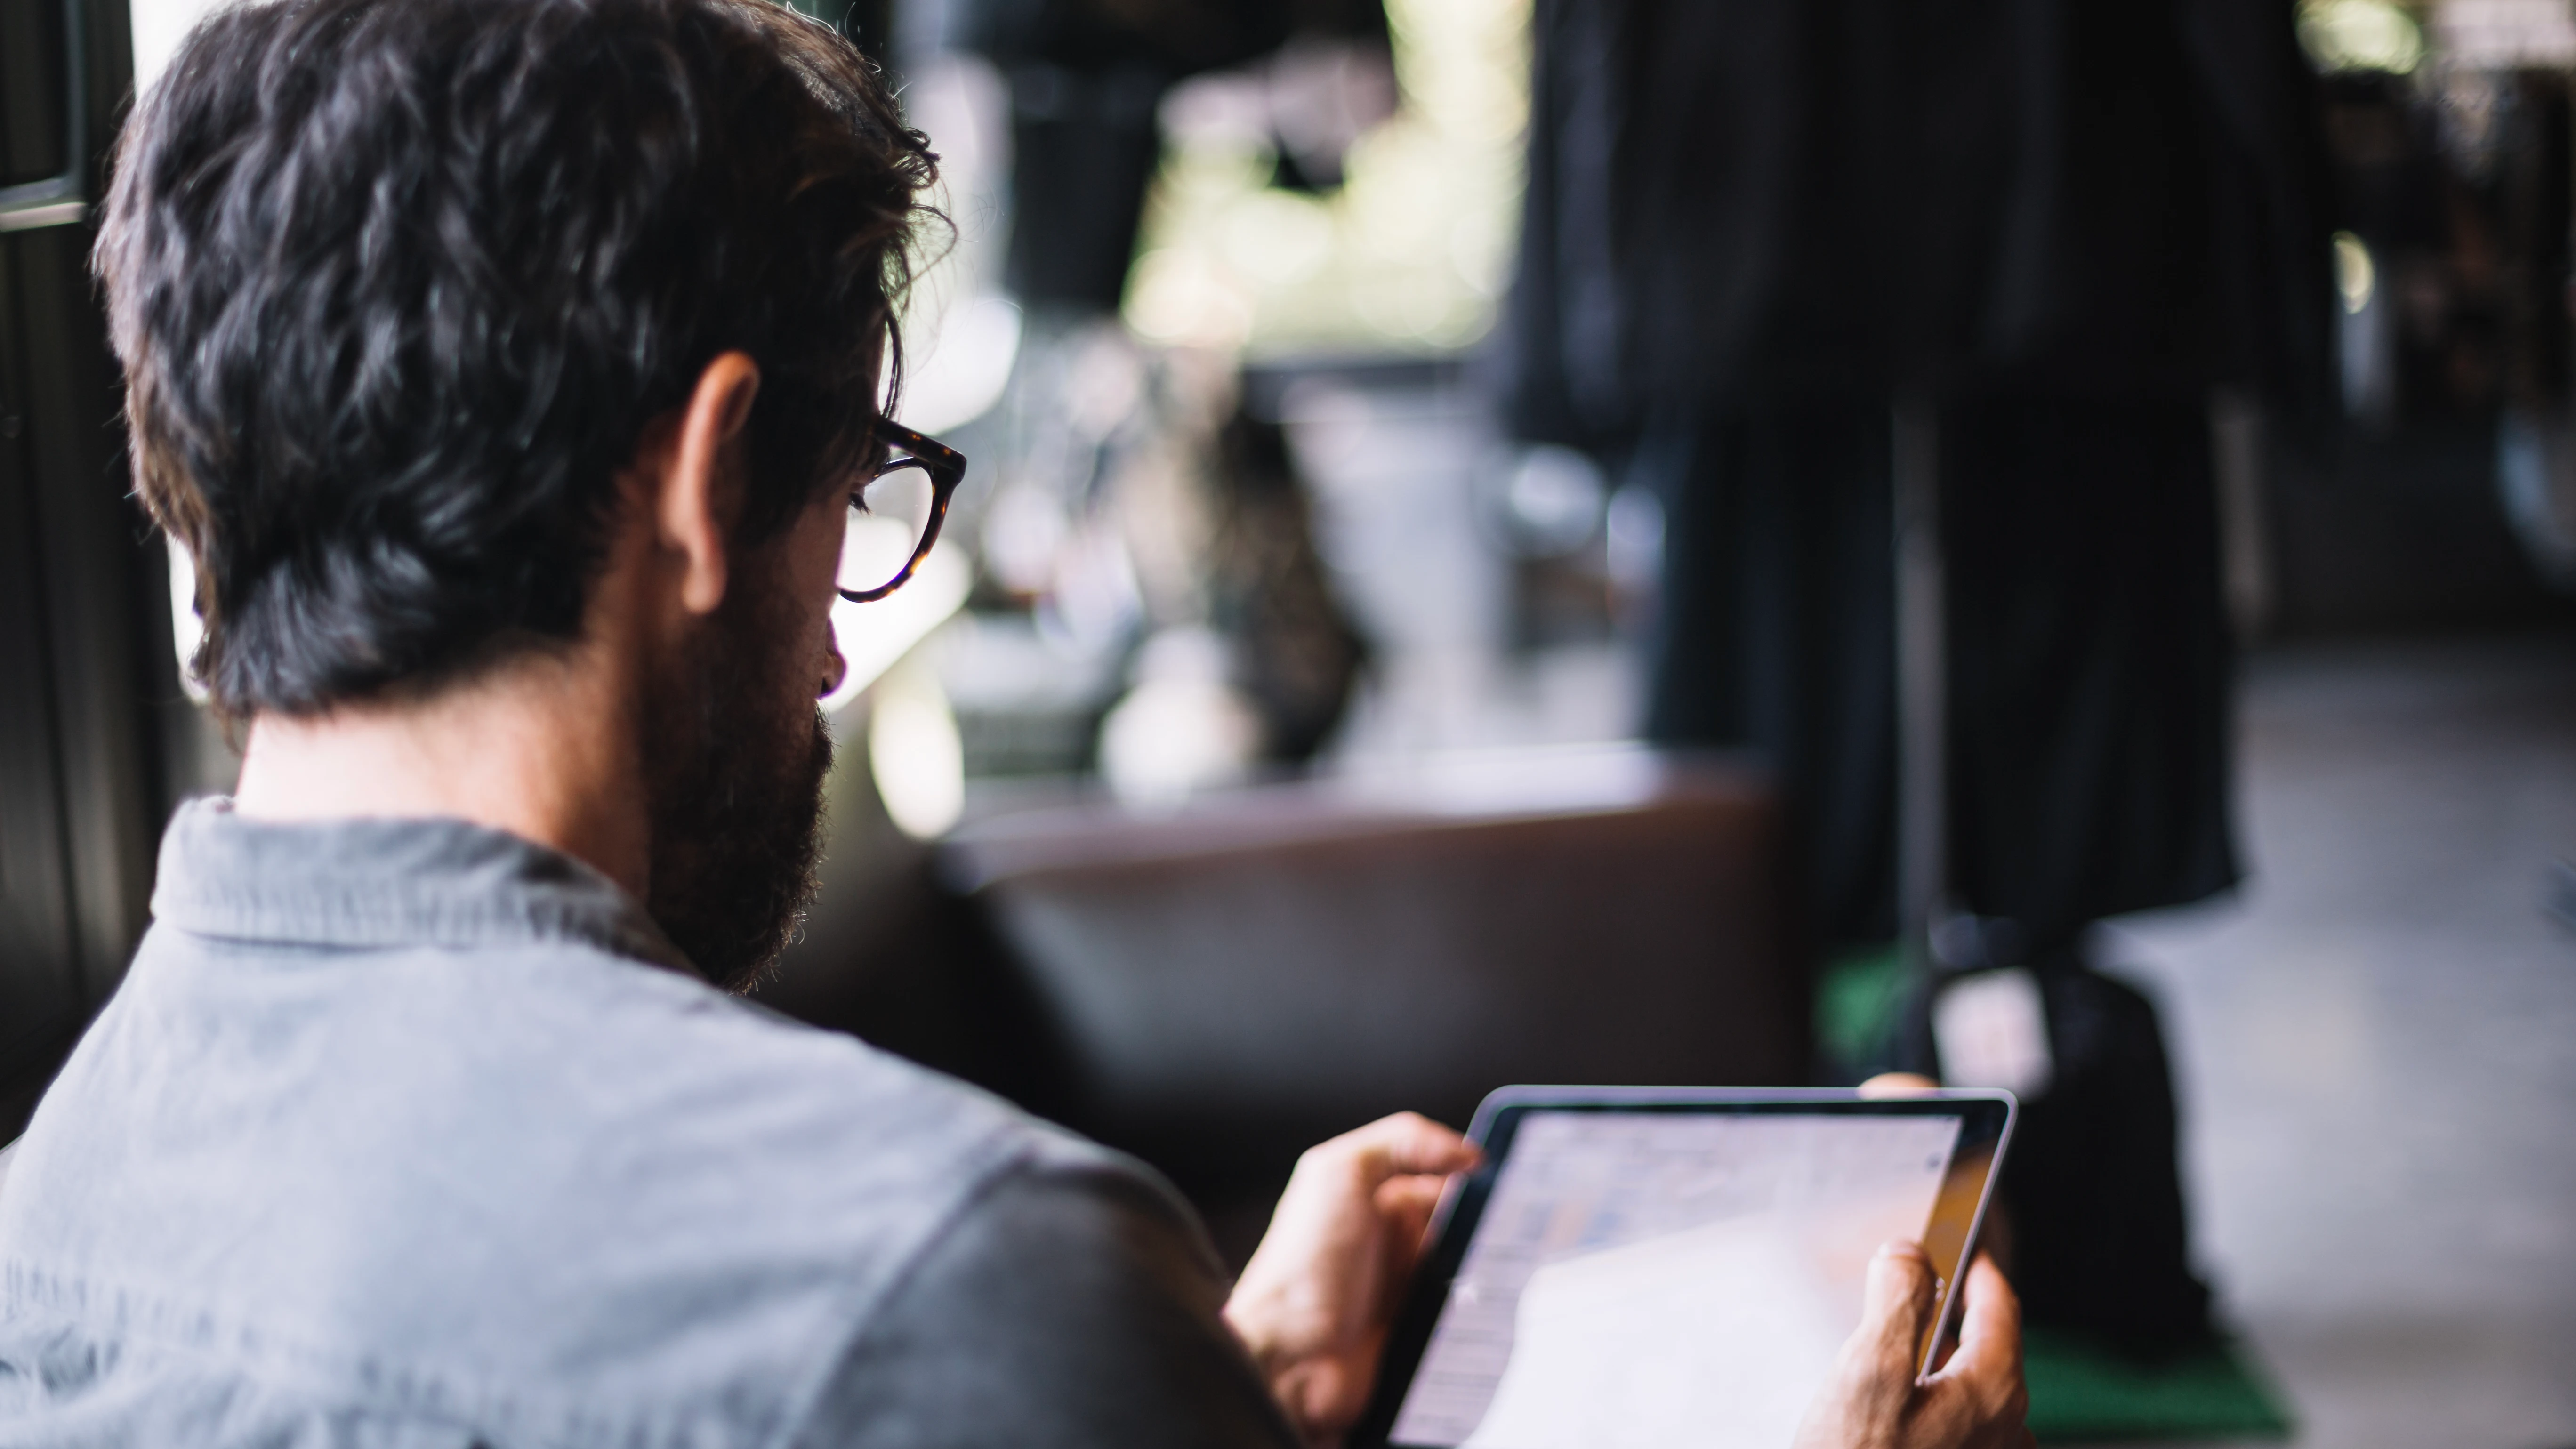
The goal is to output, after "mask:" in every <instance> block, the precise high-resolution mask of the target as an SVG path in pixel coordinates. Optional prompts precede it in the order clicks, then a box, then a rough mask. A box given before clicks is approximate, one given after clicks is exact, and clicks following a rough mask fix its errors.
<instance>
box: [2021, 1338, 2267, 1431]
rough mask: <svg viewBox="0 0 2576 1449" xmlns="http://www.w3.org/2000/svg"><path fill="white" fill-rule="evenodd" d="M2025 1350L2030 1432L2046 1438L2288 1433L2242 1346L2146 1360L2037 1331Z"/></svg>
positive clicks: (2215, 1347)
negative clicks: (2140, 1361)
mask: <svg viewBox="0 0 2576 1449" xmlns="http://www.w3.org/2000/svg"><path fill="white" fill-rule="evenodd" d="M2022 1355H2023V1360H2022V1362H2023V1372H2024V1373H2025V1374H2026V1375H2027V1376H2028V1378H2029V1381H2030V1431H2031V1433H2032V1434H2033V1435H2034V1436H2036V1437H2037V1438H2038V1440H2039V1442H2040V1443H2042V1444H2098V1443H2109V1442H2113V1441H2116V1440H2122V1439H2165V1440H2174V1439H2285V1438H2288V1437H2289V1433H2290V1419H2289V1415H2288V1414H2286V1413H2285V1412H2283V1411H2282V1409H2281V1407H2280V1403H2281V1400H2280V1396H2279V1394H2278V1392H2277V1391H2276V1390H2274V1389H2272V1388H2271V1387H2270V1386H2269V1385H2267V1384H2265V1383H2264V1382H2263V1380H2262V1378H2261V1376H2260V1375H2259V1374H2258V1373H2257V1371H2256V1369H2255V1367H2254V1365H2253V1364H2252V1362H2251V1361H2250V1359H2249V1357H2248V1355H2247V1354H2246V1352H2245V1350H2244V1349H2243V1348H2242V1347H2241V1346H2239V1345H2236V1344H2228V1343H2217V1344H2212V1345H2210V1346H2209V1347H2207V1348H2204V1349H2198V1350H2195V1351H2193V1352H2191V1353H2187V1354H2184V1355H2182V1356H2181V1357H2179V1358H2175V1359H2171V1360H2168V1361H2166V1362H2164V1363H2159V1364H2153V1365H2145V1364H2138V1363H2133V1362H2131V1361H2129V1360H2128V1359H2124V1358H2120V1357H2117V1356H2115V1355H2113V1354H2109V1353H2106V1352H2104V1351H2102V1350H2101V1349H2098V1348H2095V1347H2093V1346H2092V1345H2090V1344H2087V1343H2085V1342H2083V1341H2081V1340H2078V1339H2072V1338H2068V1337H2066V1336H2064V1335H2062V1334H2054V1333H2051V1332H2049V1331H2048V1330H2046V1329H2044V1328H2034V1329H2030V1330H2028V1331H2026V1332H2025V1334H2024V1335H2023V1340H2022Z"/></svg>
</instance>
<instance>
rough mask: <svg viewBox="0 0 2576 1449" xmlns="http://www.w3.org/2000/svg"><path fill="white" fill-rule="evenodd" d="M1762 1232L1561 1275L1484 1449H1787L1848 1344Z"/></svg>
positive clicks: (1541, 1305) (1545, 1287) (1636, 1246)
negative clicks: (1691, 1448)
mask: <svg viewBox="0 0 2576 1449" xmlns="http://www.w3.org/2000/svg"><path fill="white" fill-rule="evenodd" d="M1798 1257H1799V1249H1798V1245H1797V1244H1796V1243H1794V1242H1792V1241H1790V1240H1789V1239H1787V1238H1785V1237H1783V1236H1781V1235H1780V1234H1779V1233H1777V1232H1776V1231H1774V1230H1773V1229H1772V1226H1771V1225H1770V1224H1769V1223H1767V1222H1764V1221H1762V1220H1759V1219H1755V1220H1751V1221H1746V1222H1734V1223H1718V1224H1715V1225H1713V1226H1710V1227H1705V1228H1694V1229H1692V1230H1690V1231H1688V1232H1682V1233H1674V1234H1672V1235H1670V1236H1668V1237H1662V1238H1650V1239H1648V1240H1647V1241H1645V1242H1642V1243H1632V1244H1630V1245H1629V1246H1627V1247H1624V1248H1613V1249H1611V1250H1609V1251H1608V1252H1605V1253H1593V1254H1590V1255H1587V1256H1585V1257H1580V1258H1569V1259H1566V1260H1565V1261H1563V1262H1558V1263H1550V1264H1548V1265H1547V1266H1546V1267H1544V1268H1541V1269H1539V1270H1538V1271H1537V1272H1536V1273H1533V1274H1531V1275H1530V1280H1529V1284H1528V1286H1527V1287H1525V1288H1523V1289H1522V1290H1521V1302H1520V1312H1519V1315H1518V1322H1517V1325H1516V1327H1517V1330H1518V1331H1517V1333H1516V1334H1515V1335H1514V1337H1515V1339H1516V1342H1515V1344H1514V1346H1513V1349H1512V1358H1511V1362H1510V1364H1509V1365H1508V1366H1506V1367H1505V1368H1504V1370H1503V1376H1502V1379H1501V1381H1500V1382H1499V1383H1497V1384H1496V1385H1495V1387H1494V1402H1493V1404H1492V1406H1491V1407H1489V1408H1487V1409H1486V1410H1485V1418H1484V1421H1483V1422H1482V1423H1480V1424H1478V1425H1477V1426H1476V1432H1475V1433H1474V1434H1472V1435H1470V1436H1469V1437H1468V1439H1467V1443H1468V1445H1469V1446H1470V1449H1558V1446H1560V1445H1564V1446H1571V1445H1577V1444H1580V1445H1590V1446H1598V1449H1650V1446H1651V1449H1674V1446H1680V1445H1707V1446H1711V1449H1715V1446H1720V1445H1723V1446H1727V1449H1734V1446H1737V1445H1744V1446H1747V1449H1750V1446H1754V1445H1759V1446H1762V1449H1782V1446H1785V1445H1786V1444H1788V1442H1789V1440H1790V1437H1791V1436H1792V1435H1793V1434H1794V1433H1795V1432H1796V1431H1797V1427H1798V1416H1799V1415H1800V1414H1802V1413H1804V1412H1805V1411H1806V1407H1807V1398H1808V1396H1809V1394H1810V1393H1811V1392H1812V1391H1813V1388H1814V1386H1815V1385H1816V1384H1819V1383H1821V1382H1823V1381H1824V1378H1825V1374H1826V1371H1827V1370H1828V1369H1829V1368H1831V1367H1832V1365H1833V1361H1834V1354H1835V1353H1836V1352H1837V1351H1838V1350H1839V1349H1840V1347H1841V1344H1842V1340H1843V1338H1844V1337H1845V1336H1846V1334H1847V1332H1848V1330H1846V1329H1845V1328H1844V1327H1843V1325H1842V1322H1841V1318H1842V1315H1840V1314H1837V1313H1835V1312H1834V1311H1833V1305H1831V1304H1828V1303H1826V1302H1824V1301H1822V1300H1823V1296H1824V1295H1823V1293H1822V1292H1821V1291H1820V1290H1821V1289H1822V1288H1823V1286H1824V1285H1823V1284H1822V1283H1821V1282H1819V1281H1818V1280H1817V1277H1816V1275H1815V1274H1814V1273H1812V1272H1810V1271H1808V1270H1807V1269H1806V1268H1805V1267H1804V1265H1802V1264H1801V1263H1800V1262H1799V1261H1798Z"/></svg>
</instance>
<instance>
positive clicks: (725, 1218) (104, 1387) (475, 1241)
mask: <svg viewBox="0 0 2576 1449" xmlns="http://www.w3.org/2000/svg"><path fill="white" fill-rule="evenodd" d="M153 910H154V914H155V916H156V922H155V924H154V926H153V927H152V930H151V932H150V934H149V935H147V936H146V937H145V939H144V942H143V946H142V948H141V950H140V951H139V952H138V953H137V955H136V957H135V960H134V965H133V969H132V971H131V973H130V974H129V975H128V976H127V978H126V981H125V984H124V986H123V987H122V988H121V989H120V990H119V991H118V992H117V995H116V997H115V999H114V1000H113V1001H111V1002H110V1003H109V1004H108V1006H107V1009H106V1010H105V1012H103V1013H102V1014H101V1015H100V1017H99V1019H98V1022H97V1024H96V1025H95V1026H93V1027H92V1028H91V1030H90V1032H89V1034H88V1036H87V1037H85V1038H84V1039H83V1040H82V1042H81V1044H80V1046H79V1048H78V1049H77V1050H76V1051H75V1052H74V1053H73V1055H72V1058H71V1061H70V1063H69V1065H67V1066H66V1067H65V1068H64V1070H63V1073H62V1075H61V1077H60V1078H59V1079H58V1080H57V1081H56V1082H55V1083H54V1086H53V1088H52V1090H51V1091H49V1092H48V1093H47V1094H46V1096H45V1099H44V1102H43V1104H42V1105H41V1106H40V1107H39V1108H38V1109H37V1112H36V1116H35V1119H34V1121H33V1123H32V1124H31V1126H30V1127H29V1129H28V1132H27V1135H26V1137H25V1138H24V1139H23V1140H22V1142H21V1143H20V1146H19V1149H18V1151H17V1152H16V1154H15V1161H14V1163H13V1164H12V1167H11V1171H10V1174H9V1178H8V1181H7V1186H6V1190H5V1191H0V1445H7V1446H11V1449H20V1446H27V1449H36V1446H68V1445H141V1444H189V1445H206V1446H233V1445H241V1446H248V1445H261V1446H290V1445H291V1446H303V1445H325V1444H328V1445H342V1444H347V1445H360V1444H364V1445H389V1446H390V1445H401V1446H431V1445H457V1446H463V1445H489V1446H493V1449H502V1446H516V1445H566V1446H571V1445H599V1446H608V1445H616V1446H621V1449H645V1446H661V1445H671V1446H683V1445H686V1446H695V1445H775V1446H781V1449H790V1446H821V1445H870V1446H877V1445H883V1446H897V1445H906V1446H909V1445H934V1444H939V1445H951V1444H953V1445H1012V1446H1023V1445H1025V1446H1040V1445H1094V1444H1100V1445H1106V1444H1118V1445H1158V1444H1171V1445H1183V1444H1187V1445H1231V1444H1263V1445H1281V1444H1289V1443H1293V1442H1294V1441H1293V1437H1292V1435H1291V1432H1290V1430H1289V1429H1288V1427H1287V1425H1286V1424H1285V1423H1284V1422H1283V1421H1282V1419H1281V1418H1280V1416H1279V1413H1278V1410H1277V1408H1276V1407H1275V1406H1274V1405H1273V1404H1272V1403H1271V1401H1270V1399H1269V1396H1268V1395H1267V1393H1266V1392H1265V1391H1264V1389H1263V1387H1262V1384H1261V1382H1260V1379H1259V1377H1258V1376H1257V1374H1256V1373H1255V1372H1254V1370H1253V1368H1252V1366H1251V1364H1250V1363H1249V1361H1248V1360H1247V1359H1246V1358H1245V1356H1244V1353H1243V1350H1242V1348H1241V1346H1240V1345H1239V1344H1238V1343H1237V1342H1236V1341H1235V1339H1234V1338H1233V1336H1232V1334H1230V1333H1229V1332H1228V1331H1227V1329H1226V1327H1225V1325H1224V1323H1223V1321H1222V1320H1221V1319H1220V1318H1219V1317H1218V1313H1217V1310H1218V1308H1219V1306H1220V1304H1221V1303H1222V1301H1223V1297H1224V1293H1225V1283H1224V1280H1223V1277H1222V1274H1221V1271H1220V1268H1219V1266H1218V1264H1217V1262H1216V1261H1215V1258H1214V1255H1213V1254H1212V1253H1211V1252H1210V1250H1209V1249H1208V1246H1207V1243H1206V1239H1205V1236H1204V1234H1203V1233H1202V1232H1201V1230H1200V1229H1199V1227H1198V1225H1197V1222H1196V1220H1195V1219H1194V1218H1193V1217H1192V1216H1191V1215H1190V1212H1189V1210H1188V1209H1187V1207H1185V1206H1184V1205H1183V1204H1182V1203H1181V1202H1179V1201H1178V1200H1177V1199H1176V1198H1175V1197H1174V1196H1173V1194H1172V1192H1171V1190H1170V1189H1169V1188H1168V1187H1167V1186H1165V1185H1164V1184H1163V1183H1162V1182H1161V1181H1160V1179H1158V1178H1156V1177H1155V1176H1154V1175H1153V1174H1152V1173H1150V1172H1149V1171H1147V1170H1146V1169H1144V1168H1143V1167H1141V1166H1139V1165H1138V1164H1136V1163H1134V1162H1132V1161H1129V1160H1127V1159H1124V1158H1121V1157H1119V1156H1117V1155H1115V1154H1113V1153H1110V1152H1108V1151H1106V1150H1104V1149H1102V1148H1099V1147H1096V1146H1093V1145H1091V1144H1089V1143H1086V1142H1083V1141H1081V1140H1079V1139H1077V1138H1074V1137H1072V1136H1069V1135H1067V1134H1065V1133H1062V1132H1059V1131H1056V1130H1054V1129H1052V1128H1050V1127H1048V1126H1046V1125H1044V1124H1042V1123H1040V1122H1038V1121H1036V1120H1034V1119H1032V1118H1029V1117H1027V1116H1025V1115H1023V1114H1021V1113H1019V1112H1017V1111H1015V1110H1013V1109H1012V1108H1011V1107H1009V1106H1007V1105H1005V1104H1003V1103H1001V1102H999V1101H996V1100H994V1099H992V1098H990V1097H987V1096H984V1095H983V1094H981V1093H979V1092H976V1091H974V1090H973V1089H971V1088H968V1087H966V1086H964V1085H961V1084H959V1083H957V1082H953V1081H950V1080H947V1079H945V1078H942V1077H939V1076H937V1075H934V1074H932V1073H930V1072H926V1071H924V1070H922V1069H920V1068H918V1067H914V1066H912V1065H909V1064H907V1063H905V1062H902V1061H900V1060H897V1059H895V1058H893V1057H890V1056H887V1055H885V1054H883V1053H881V1052H877V1051H874V1050H871V1049H870V1048H868V1047H867V1046H865V1045H863V1044H861V1043H859V1042H858V1041H855V1040H853V1039H851V1038H848V1037H844V1036H838V1035H833V1034H830V1033H826V1032H820V1031H815V1030H812V1029H809V1028H806V1027H802V1026H799V1025H796V1024H794V1023H791V1022H788V1021H786V1020H784V1019H781V1018H779V1017H777V1016H774V1015H772V1014H770V1013H768V1012H765V1011H762V1010H761V1009H759V1008H757V1007H754V1006H751V1005H748V1004H746V1003H744V1002H742V1001H739V1000H736V999H734V998H731V997H728V996H725V995H723V994H722V993H719V992H717V991H715V990H713V989H712V988H710V987H708V986H707V985H706V984H705V983H704V982H702V981H701V980H699V979H698V978H697V977H696V976H694V975H692V974H690V973H689V972H688V971H687V970H686V968H685V966H684V965H683V963H682V962H681V961H680V960H679V959H678V957H677V956H676V955H675V953H674V952H673V950H672V948H671V947H670V945H669V944H668V943H667V942H666V941H665V940H664V939H663V937H662V936H661V935H660V933H659V932H658V931H656V930H655V929H654V927H653V925H652V923H651V921H650V920H649V919H647V918H646V917H645V916H644V914H643V913H642V912H641V911H640V910H639V909H638V908H637V907H636V905H635V904H634V902H633V901H631V900H630V899H628V898H627V897H626V896H625V895H623V894H622V893H621V892H620V891H619V890H618V889H617V888H616V887H615V886H614V885H612V884H610V883H609V882H608V881H607V880H606V879H605V878H604V877H602V876H600V875H598V874H597V873H596V872H594V871H592V870H590V869H589V868H587V867H585V866H583V865H582V864H580V863H579V862H576V861H574V860H571V859H569V858H567V857H565V856H562V855H559V854H556V853H554V852H552V851H548V850H544V849H540V848H538V847H536V846H534V845H530V844H528V843H527V842H524V841H521V840H518V839H516V838H514V837H511V836H508V835H503V834H498V833H495V832H492V831H488V830H482V829H478V828H476V827H473V826H470V825H466V824H463V823H461V822H457V821H446V820H361V821H349V822H342V823H334V824H328V825H291V826H290V825H276V824H265V823H257V822H252V821H248V820H244V819H242V818H240V817H238V816H236V815H235V814H233V813H232V811H231V809H230V808H229V807H228V806H227V805H226V804H225V803H223V802H220V801H214V802H201V803H198V804H194V805H191V806H188V807H186V808H185V809H183V810H182V811H181V812H180V813H179V815H178V817H177V819H176V820H175V821H173V823H172V825H171V827H170V831H169V835H168V837H167V839H166V840H165V841H164V842H163V846H162V856H161V872H160V880H159V886H158V889H157V891H156V893H155V895H154V898H153Z"/></svg>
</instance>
